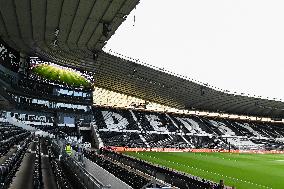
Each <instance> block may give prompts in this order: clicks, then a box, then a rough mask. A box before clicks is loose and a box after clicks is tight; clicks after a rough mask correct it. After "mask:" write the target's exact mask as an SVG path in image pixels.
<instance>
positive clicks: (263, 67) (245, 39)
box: [106, 0, 284, 99]
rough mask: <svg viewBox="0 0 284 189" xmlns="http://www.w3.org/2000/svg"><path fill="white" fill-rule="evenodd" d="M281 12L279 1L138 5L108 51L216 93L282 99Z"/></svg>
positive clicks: (175, 0) (144, 1) (173, 0)
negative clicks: (204, 85)
mask: <svg viewBox="0 0 284 189" xmlns="http://www.w3.org/2000/svg"><path fill="white" fill-rule="evenodd" d="M283 10H284V1H283V0H141V2H140V4H139V5H138V6H137V8H136V9H135V10H133V11H132V12H131V14H130V15H129V16H128V18H127V20H126V21H125V22H124V23H123V24H122V26H120V28H119V29H118V30H117V31H116V33H115V35H113V36H112V38H111V39H110V41H109V42H108V43H107V45H106V49H107V50H108V49H112V50H114V51H116V52H118V53H121V54H124V55H126V56H130V57H133V58H138V59H140V60H141V61H144V62H147V63H149V64H152V65H155V66H158V67H162V68H165V69H167V70H170V71H173V72H175V73H178V74H182V75H185V76H188V77H191V78H193V79H196V80H199V81H201V82H204V83H208V84H209V85H213V86H216V87H218V88H222V89H227V90H229V91H237V92H244V93H246V94H247V93H249V94H252V95H254V94H255V95H261V96H263V97H270V98H273V97H276V98H280V99H284V87H283V81H284V79H283V78H284V11H283ZM134 15H135V23H134Z"/></svg>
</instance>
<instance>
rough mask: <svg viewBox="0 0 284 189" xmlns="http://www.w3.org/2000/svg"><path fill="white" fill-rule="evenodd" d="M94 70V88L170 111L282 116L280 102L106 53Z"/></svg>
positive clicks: (283, 112)
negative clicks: (221, 88) (229, 90)
mask: <svg viewBox="0 0 284 189" xmlns="http://www.w3.org/2000/svg"><path fill="white" fill-rule="evenodd" d="M94 66H95V68H94V69H95V79H96V85H97V86H98V87H102V88H106V89H109V90H113V91H117V92H120V93H124V94H128V95H132V96H135V97H138V98H142V99H145V100H149V101H152V102H157V103H160V104H163V105H167V106H170V107H176V108H184V109H196V110H203V111H211V112H216V111H217V112H224V113H231V114H239V115H249V116H261V117H275V118H277V117H281V118H282V117H283V116H284V103H283V102H279V101H272V100H267V99H259V98H253V97H247V96H240V95H234V94H228V93H224V92H221V91H217V90H215V89H212V88H209V87H206V86H202V85H200V84H197V83H194V82H192V81H189V80H185V79H183V78H179V77H176V76H174V75H170V74H168V73H165V72H162V71H159V70H155V69H152V68H149V67H146V66H144V65H140V64H137V63H134V62H132V61H128V60H124V59H121V58H119V57H116V56H113V55H110V54H107V53H101V54H100V55H99V58H98V60H97V61H96V63H95V64H94Z"/></svg>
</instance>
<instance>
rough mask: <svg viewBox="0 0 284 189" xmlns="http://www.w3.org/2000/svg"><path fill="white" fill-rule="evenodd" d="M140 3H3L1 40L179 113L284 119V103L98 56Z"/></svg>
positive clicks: (46, 0)
mask: <svg viewBox="0 0 284 189" xmlns="http://www.w3.org/2000/svg"><path fill="white" fill-rule="evenodd" d="M138 3H139V0H84V1H80V0H72V1H66V0H65V1H64V0H37V1H32V0H21V1H7V0H0V26H1V27H0V37H1V38H2V39H3V40H4V41H5V42H6V43H8V44H9V45H10V46H11V47H13V48H14V49H16V50H18V51H21V52H23V53H26V54H29V55H32V56H35V55H37V56H39V57H41V58H46V59H48V60H49V61H54V62H56V63H58V64H61V65H65V66H70V67H75V68H79V69H83V70H87V71H95V80H96V85H97V86H98V87H102V88H106V89H110V90H114V91H117V92H121V93H124V94H128V95H131V96H135V97H138V98H142V99H145V100H149V101H152V102H157V103H160V104H163V105H166V106H170V107H174V108H180V109H189V110H192V109H196V110H202V111H212V112H216V111H217V112H225V113H232V114H239V115H250V116H260V117H275V118H283V117H284V103H283V102H279V101H273V100H268V99H260V98H253V97H247V96H241V95H236V94H229V93H226V92H223V91H218V90H215V89H213V88H210V87H207V86H204V85H200V84H198V83H195V82H193V81H190V80H187V79H185V78H181V77H176V76H174V75H172V74H170V73H166V72H164V71H163V70H156V69H152V68H150V67H147V66H144V65H140V64H137V63H135V62H134V61H128V60H124V59H121V58H119V57H116V56H114V55H110V54H108V53H105V52H100V53H98V52H99V51H101V50H102V48H103V46H104V45H105V42H106V41H108V39H109V38H110V37H111V36H112V35H113V34H114V32H115V31H116V30H117V28H118V27H119V26H120V25H121V23H122V22H123V21H124V20H125V19H126V16H127V15H128V14H129V13H130V12H131V10H133V9H134V7H135V6H136V5H137V4H138ZM94 59H95V61H94Z"/></svg>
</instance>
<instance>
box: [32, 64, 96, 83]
mask: <svg viewBox="0 0 284 189" xmlns="http://www.w3.org/2000/svg"><path fill="white" fill-rule="evenodd" d="M32 72H33V73H35V74H37V75H39V76H40V77H43V78H45V79H47V80H50V81H56V82H59V83H62V84H65V85H68V86H73V87H90V86H91V83H90V82H89V81H88V80H87V79H86V78H85V77H83V76H82V75H80V74H79V73H77V72H75V71H74V72H73V71H71V70H66V69H62V68H59V67H56V66H53V65H48V64H39V65H37V66H35V67H34V68H33V69H32Z"/></svg>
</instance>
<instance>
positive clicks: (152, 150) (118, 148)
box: [108, 147, 284, 154]
mask: <svg viewBox="0 0 284 189" xmlns="http://www.w3.org/2000/svg"><path fill="white" fill-rule="evenodd" d="M108 149H111V150H113V151H116V152H206V153H210V152H221V153H251V154H284V151H280V150H225V149H207V148H203V149H192V148H185V149H178V148H127V147H108Z"/></svg>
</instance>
